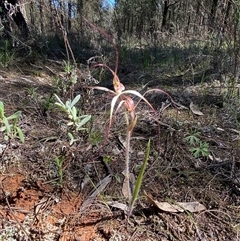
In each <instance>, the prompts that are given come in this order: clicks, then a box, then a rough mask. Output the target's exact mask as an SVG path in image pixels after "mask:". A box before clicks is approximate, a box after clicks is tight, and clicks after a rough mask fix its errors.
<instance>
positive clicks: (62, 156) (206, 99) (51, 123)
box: [0, 61, 240, 241]
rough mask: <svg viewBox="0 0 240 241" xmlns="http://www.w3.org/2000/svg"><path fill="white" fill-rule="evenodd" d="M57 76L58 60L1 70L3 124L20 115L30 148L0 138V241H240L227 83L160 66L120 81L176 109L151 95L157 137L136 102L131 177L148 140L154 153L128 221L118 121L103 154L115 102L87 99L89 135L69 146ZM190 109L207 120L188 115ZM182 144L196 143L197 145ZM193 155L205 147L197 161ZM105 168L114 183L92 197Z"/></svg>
mask: <svg viewBox="0 0 240 241" xmlns="http://www.w3.org/2000/svg"><path fill="white" fill-rule="evenodd" d="M46 66H47V67H46ZM49 69H50V70H51V71H49ZM16 70H17V71H16ZM60 71H63V70H61V68H60V66H59V65H57V64H56V63H53V62H52V61H51V62H50V61H47V62H46V63H44V64H39V66H38V67H36V66H31V67H30V66H27V65H26V66H25V65H24V64H22V65H18V66H17V67H16V66H15V67H14V68H9V69H6V68H5V69H0V100H1V101H3V102H4V105H5V111H6V116H9V115H11V114H13V113H14V112H16V111H18V110H21V111H22V115H21V118H20V120H19V126H20V127H21V129H22V130H23V133H24V136H25V142H24V143H21V142H20V141H19V140H17V139H16V138H15V139H12V140H11V142H10V143H8V142H6V141H5V140H4V139H3V136H1V137H0V138H1V139H0V151H1V152H0V155H1V160H0V240H44V241H50V240H60V241H65V240H76V241H90V240H92V241H104V240H111V241H125V240H128V241H130V240H139V241H155V240H161V241H167V240H179V241H189V240H193V241H197V240H199V241H213V240H214V241H217V240H219V241H224V240H226V241H230V240H231V241H238V240H240V129H239V123H240V109H239V106H240V105H239V96H238V97H236V98H232V99H226V98H225V96H226V92H227V89H226V85H225V84H224V83H223V81H221V80H218V79H215V80H211V81H206V82H204V83H202V82H201V83H200V82H198V81H196V80H195V82H189V81H186V79H187V78H185V77H186V76H185V75H182V76H173V75H171V76H169V75H163V74H161V73H160V70H159V71H158V68H157V67H156V68H155V70H154V71H150V70H149V71H148V70H147V69H145V70H140V69H138V68H135V69H134V68H132V70H131V71H129V72H128V73H124V75H123V76H122V80H123V82H124V84H125V85H126V88H127V89H136V90H139V91H140V90H141V89H142V86H143V85H144V84H146V83H148V82H149V81H150V82H149V84H148V86H149V87H148V88H161V89H163V90H164V91H166V92H168V93H169V94H170V95H171V96H172V98H173V100H174V101H175V103H177V104H179V105H176V104H171V102H170V101H169V99H168V98H167V97H166V96H164V94H159V92H153V93H149V94H148V95H147V98H148V100H149V101H150V102H151V103H152V104H153V106H154V108H155V109H156V111H157V112H158V114H159V120H160V121H161V122H162V125H161V126H160V133H158V124H157V122H156V121H154V118H153V115H152V113H151V110H150V109H149V107H147V105H145V104H142V103H140V104H139V105H138V108H137V109H136V112H137V115H138V117H139V118H138V122H137V125H136V128H135V129H134V132H133V137H132V144H131V172H132V173H133V175H134V176H135V178H137V175H138V173H139V170H140V167H141V164H142V162H143V159H144V153H145V152H146V146H147V142H148V140H149V139H150V140H151V151H150V156H149V161H148V165H147V169H146V172H145V175H144V180H143V185H142V188H141V192H140V197H139V199H138V201H137V203H136V205H135V209H134V212H133V215H132V216H131V217H130V219H129V220H128V219H127V218H126V216H125V214H124V212H123V211H122V210H121V209H118V207H113V206H111V205H110V202H113V201H115V202H118V203H123V204H127V201H126V198H125V197H124V195H123V193H122V184H123V179H124V176H123V174H122V172H123V171H124V165H125V143H124V137H125V136H126V134H125V132H126V125H125V123H124V118H123V116H122V115H120V116H119V117H117V118H116V120H115V122H114V124H113V126H112V128H111V131H110V134H109V136H108V140H107V142H106V145H105V146H104V147H101V144H102V142H103V137H104V135H105V133H106V129H107V126H108V123H109V109H110V103H111V98H112V96H111V95H110V94H106V93H101V92H100V91H97V92H95V93H92V94H89V95H88V99H87V97H86V99H84V103H83V102H82V105H80V106H79V108H80V107H81V108H82V106H84V109H83V112H84V113H85V114H91V115H92V122H91V128H90V127H89V133H87V132H86V131H85V132H82V133H80V136H79V138H80V139H79V140H78V141H76V142H75V143H74V144H73V145H71V146H70V145H69V139H68V135H67V132H66V121H65V120H66V118H65V116H64V114H62V113H60V112H59V110H58V109H57V108H56V107H55V106H54V102H55V99H54V98H52V96H51V93H54V91H55V90H56V87H55V86H56V83H55V82H54V80H56V78H55V76H54V74H53V72H55V73H57V74H59V75H60ZM163 76H164V77H163ZM99 85H101V84H99ZM238 88H239V86H238ZM238 93H239V89H238ZM85 96H86V95H85ZM191 101H192V102H193V103H194V104H195V105H196V106H198V108H199V111H201V112H202V113H203V115H202V114H201V113H200V112H198V111H196V110H193V109H192V108H190V103H191ZM184 107H185V108H184ZM199 113H200V114H199ZM64 118H65V119H64ZM186 137H189V138H193V139H194V137H195V138H196V139H197V141H196V143H193V144H191V143H190V142H189V138H188V141H187V139H186ZM196 139H195V140H196ZM158 140H160V143H159V142H158ZM201 144H206V145H205V147H203V146H200V145H201ZM191 148H196V149H198V150H199V149H200V153H199V155H196V156H194V155H193V153H192V152H191V151H190V149H191ZM204 148H205V149H204ZM57 160H58V161H59V160H61V161H62V162H61V163H60V164H59V163H58V164H57ZM103 160H105V161H107V163H108V167H109V168H110V169H111V172H112V175H111V178H110V179H109V180H108V182H109V183H108V185H107V186H106V187H105V188H102V190H101V193H100V194H98V195H95V194H96V193H95V194H93V193H94V190H99V189H98V188H99V186H98V184H99V183H100V182H101V181H103V180H106V177H107V176H108V175H109V173H108V171H107V170H106V168H105V166H104V165H103V163H104V162H103ZM61 172H62V175H61ZM61 177H62V179H61ZM144 191H145V192H146V193H147V195H149V196H151V197H152V199H153V200H156V201H158V202H159V205H161V202H168V203H170V204H174V203H176V202H184V203H185V202H186V203H188V202H197V203H200V204H202V205H203V206H204V207H205V208H204V209H203V210H199V211H198V210H197V211H196V212H191V211H188V210H185V211H183V212H178V211H177V212H173V211H171V210H165V211H163V210H161V208H158V207H156V206H153V205H151V204H150V203H149V202H148V200H147V198H146V196H145V195H144Z"/></svg>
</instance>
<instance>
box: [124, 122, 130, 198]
mask: <svg viewBox="0 0 240 241" xmlns="http://www.w3.org/2000/svg"><path fill="white" fill-rule="evenodd" d="M131 136H132V131H131V130H129V126H128V127H127V137H126V163H125V169H126V170H125V178H126V181H127V192H128V201H129V203H130V201H131V199H132V190H131V187H130V171H129V166H130V156H129V154H130V140H131Z"/></svg>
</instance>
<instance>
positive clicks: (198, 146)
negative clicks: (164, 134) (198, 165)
mask: <svg viewBox="0 0 240 241" xmlns="http://www.w3.org/2000/svg"><path fill="white" fill-rule="evenodd" d="M199 136H200V132H193V133H188V136H187V137H185V140H186V141H187V142H188V143H189V145H190V148H189V151H190V152H191V153H192V155H193V156H194V157H196V158H198V157H205V156H208V155H209V154H210V153H209V144H208V143H207V142H202V141H201V140H200V138H199Z"/></svg>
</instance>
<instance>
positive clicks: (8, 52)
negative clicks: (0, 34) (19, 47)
mask: <svg viewBox="0 0 240 241" xmlns="http://www.w3.org/2000/svg"><path fill="white" fill-rule="evenodd" d="M14 57H15V51H14V50H13V47H12V46H11V43H10V42H9V41H8V40H5V41H3V42H2V46H0V65H1V66H2V67H4V68H6V67H8V66H9V65H10V64H11V63H12V62H13V60H14Z"/></svg>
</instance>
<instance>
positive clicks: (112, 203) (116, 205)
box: [107, 201, 129, 212]
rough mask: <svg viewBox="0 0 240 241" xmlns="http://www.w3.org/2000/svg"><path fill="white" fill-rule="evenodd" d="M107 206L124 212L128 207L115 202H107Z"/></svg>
mask: <svg viewBox="0 0 240 241" xmlns="http://www.w3.org/2000/svg"><path fill="white" fill-rule="evenodd" d="M107 204H108V205H109V206H111V207H114V208H118V209H120V210H123V211H124V212H128V209H129V208H128V206H127V205H126V204H124V203H120V202H117V201H116V202H115V201H113V202H112V201H110V202H107Z"/></svg>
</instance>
